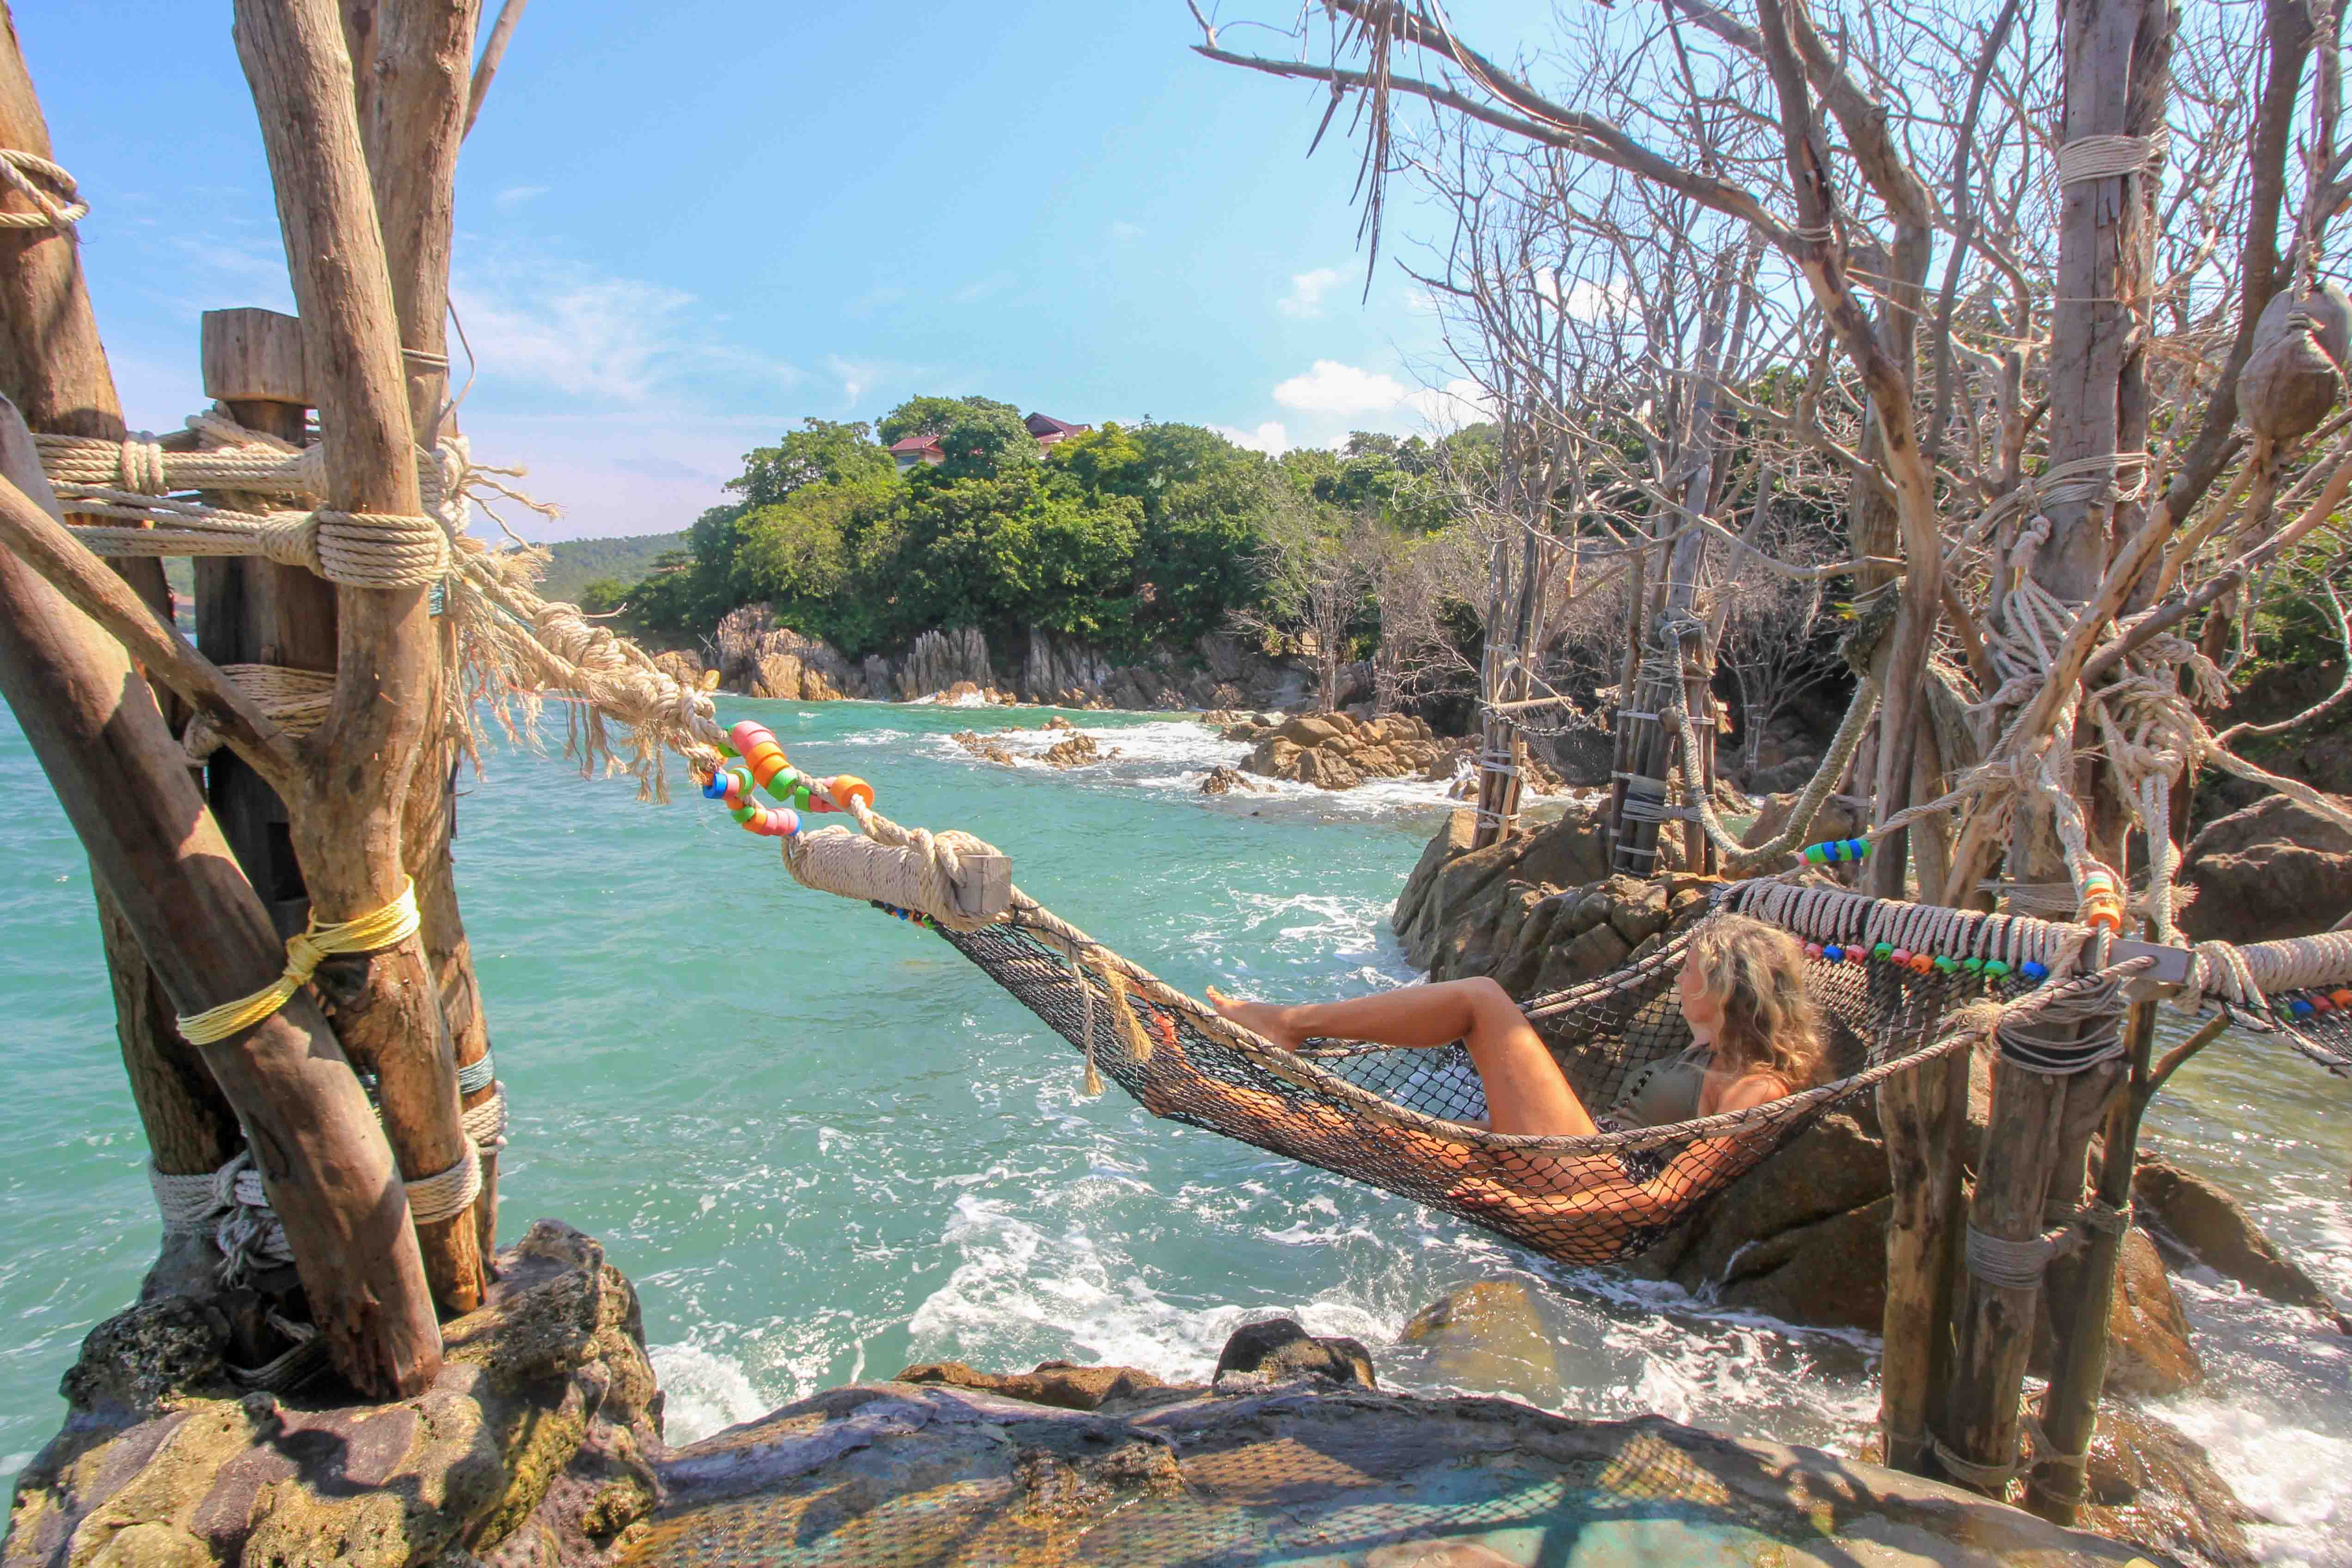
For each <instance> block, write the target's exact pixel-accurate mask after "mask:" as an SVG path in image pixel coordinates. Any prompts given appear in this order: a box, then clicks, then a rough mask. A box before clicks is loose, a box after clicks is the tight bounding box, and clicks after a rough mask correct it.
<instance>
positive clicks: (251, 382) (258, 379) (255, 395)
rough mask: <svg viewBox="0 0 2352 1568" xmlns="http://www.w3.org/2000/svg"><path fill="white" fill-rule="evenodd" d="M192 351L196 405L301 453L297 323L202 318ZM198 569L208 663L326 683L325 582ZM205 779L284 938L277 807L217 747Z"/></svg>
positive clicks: (261, 317)
mask: <svg viewBox="0 0 2352 1568" xmlns="http://www.w3.org/2000/svg"><path fill="white" fill-rule="evenodd" d="M200 342H201V344H202V347H201V350H200V355H201V361H202V368H203V374H204V388H205V396H207V397H210V398H213V399H215V401H217V402H219V403H221V404H223V405H225V406H226V408H227V409H228V412H229V414H230V416H232V417H233V418H235V419H236V422H237V423H238V424H240V425H243V426H246V427H247V428H248V429H253V430H258V431H261V432H262V433H263V434H265V435H269V436H275V437H278V438H279V439H280V440H283V441H289V442H291V443H293V444H294V445H296V446H298V447H299V446H300V445H301V444H302V442H303V435H304V426H305V423H306V419H307V416H308V414H309V411H310V383H309V374H308V372H307V370H306V368H305V366H304V364H303V359H302V323H301V322H299V321H296V320H295V319H294V318H293V317H291V316H287V315H281V314H279V313H278V311H276V310H207V311H205V314H204V317H203V325H202V335H201V339H200ZM207 499H209V500H213V501H215V503H217V504H219V505H223V506H228V507H236V508H240V509H242V510H268V509H270V508H273V507H281V506H284V505H285V504H286V502H285V500H284V498H282V497H256V496H244V495H234V494H231V495H216V496H211V497H208V498H207ZM195 569H196V647H198V648H199V649H201V650H202V651H203V653H204V656H205V658H209V659H211V660H212V661H213V662H214V663H215V664H219V665H228V664H271V665H278V666H280V667H282V668H289V669H308V670H315V671H319V672H320V673H324V674H329V675H331V674H333V673H334V668H335V589H334V584H331V583H329V582H327V581H325V580H324V579H322V578H320V577H319V576H317V575H315V574H312V573H310V572H308V571H305V570H304V569H303V568H301V567H299V566H284V565H280V564H278V563H276V562H274V561H265V560H263V559H261V558H260V557H259V556H235V555H219V556H199V557H198V558H197V560H196V562H195ZM209 769H210V782H209V785H208V789H207V793H208V794H209V795H210V797H211V799H212V806H213V815H214V816H216V817H218V818H219V819H220V825H221V831H222V832H224V833H226V835H227V836H228V841H229V843H230V845H231V846H232V847H234V848H235V849H236V858H237V863H238V864H239V865H242V866H243V867H244V868H245V874H246V875H247V877H249V878H251V879H253V885H254V887H255V888H256V889H257V890H258V891H259V892H260V893H261V896H262V899H263V901H264V902H266V903H268V905H269V910H270V914H271V917H272V918H273V919H275V920H276V921H277V922H278V931H279V933H280V934H281V935H286V936H291V935H292V934H293V933H294V932H296V931H300V930H301V929H302V922H303V921H304V920H305V919H306V918H307V917H308V916H309V914H310V894H309V892H308V891H307V890H306V889H305V888H304V886H303V882H302V868H301V867H300V865H299V864H298V863H297V861H296V859H295V856H294V842H293V838H292V836H291V829H290V827H289V817H288V815H287V809H286V803H285V802H284V801H281V800H279V799H278V794H277V792H276V791H275V790H273V789H271V788H270V787H269V786H268V784H264V783H263V782H262V781H261V780H260V778H259V777H257V775H256V774H255V773H254V772H253V770H252V769H251V768H249V767H247V766H246V765H245V763H243V762H241V761H239V760H238V758H237V757H236V753H234V752H231V751H229V750H228V749H227V748H226V747H223V748H222V749H221V750H219V751H217V752H214V753H213V755H212V760H211V763H210V764H209Z"/></svg>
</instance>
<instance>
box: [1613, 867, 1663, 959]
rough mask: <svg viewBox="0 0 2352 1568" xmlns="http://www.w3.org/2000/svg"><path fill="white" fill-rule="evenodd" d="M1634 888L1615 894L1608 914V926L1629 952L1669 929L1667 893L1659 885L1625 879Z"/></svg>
mask: <svg viewBox="0 0 2352 1568" xmlns="http://www.w3.org/2000/svg"><path fill="white" fill-rule="evenodd" d="M1624 880H1626V881H1627V882H1631V883H1632V886H1630V887H1627V888H1624V889H1622V890H1619V891H1618V892H1617V893H1616V896H1615V900H1614V902H1613V904H1612V907H1611V909H1610V910H1609V923H1610V924H1611V925H1612V926H1614V927H1616V928H1617V934H1618V935H1619V936H1622V937H1623V938H1624V939H1625V944H1626V946H1627V947H1628V948H1633V947H1637V946H1639V945H1640V944H1642V943H1643V942H1647V941H1649V940H1650V939H1651V938H1652V937H1654V936H1655V935H1657V934H1658V933H1659V932H1660V931H1664V930H1665V929H1666V921H1667V920H1668V918H1669V917H1668V914H1667V911H1666V889H1665V886H1664V884H1663V883H1660V882H1644V881H1636V880H1634V879H1632V878H1626V879H1624Z"/></svg>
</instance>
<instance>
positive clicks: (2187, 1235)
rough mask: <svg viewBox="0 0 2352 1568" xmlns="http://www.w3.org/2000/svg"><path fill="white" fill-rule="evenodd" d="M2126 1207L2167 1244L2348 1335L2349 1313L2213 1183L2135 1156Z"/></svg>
mask: <svg viewBox="0 0 2352 1568" xmlns="http://www.w3.org/2000/svg"><path fill="white" fill-rule="evenodd" d="M2132 1209H2133V1212H2134V1213H2135V1214H2136V1215H2137V1216H2138V1218H2139V1221H2140V1223H2141V1224H2142V1225H2145V1226H2147V1227H2148V1228H2149V1230H2150V1231H2151V1233H2152V1234H2153V1235H2154V1237H2155V1238H2156V1240H2157V1242H2158V1245H2159V1246H2160V1247H2165V1248H2166V1249H2167V1250H2168V1251H2170V1252H2173V1253H2175V1254H2177V1255H2178V1256H2179V1257H2181V1258H2186V1259H2190V1260H2194V1261H2195V1262H2198V1263H2201V1264H2203V1265H2204V1266H2205V1267H2206V1268H2210V1269H2212V1270H2213V1271H2214V1272H2215V1273H2217V1274H2219V1275H2221V1277H2222V1278H2223V1279H2234V1280H2236V1281H2237V1282H2238V1283H2239V1284H2241V1285H2243V1286H2245V1287H2246V1288H2247V1289H2251V1290H2255V1291H2259V1292H2260V1293H2262V1294H2263V1295H2265V1296H2268V1297H2269V1298H2270V1299H2271V1300H2273V1301H2284V1302H2285V1303H2286V1304H2287V1305H2288V1306H2291V1307H2301V1308H2303V1309H2304V1310H2306V1311H2309V1312H2313V1313H2315V1314H2316V1315H2317V1316H2318V1317H2319V1318H2320V1319H2321V1321H2325V1322H2326V1323H2329V1324H2331V1325H2333V1326H2334V1327H2336V1329H2337V1330H2338V1331H2342V1332H2345V1333H2352V1319H2347V1317H2346V1315H2345V1314H2344V1312H2343V1311H2342V1310H2340V1309H2339V1308H2338V1307H2337V1306H2336V1303H2335V1301H2334V1300H2331V1299H2330V1298H2329V1296H2328V1294H2327V1292H2326V1290H2325V1289H2322V1288H2321V1286H2320V1284H2319V1282H2318V1281H2317V1280H2315V1279H2313V1278H2312V1277H2311V1276H2310V1275H2309V1274H2306V1273H2305V1272H2304V1270H2303V1268H2301V1267H2300V1266H2299V1265H2298V1264H2296V1262H2295V1261H2294V1259H2293V1258H2289V1257H2288V1256H2287V1255H2286V1254H2285V1253H2284V1252H2283V1251H2281V1250H2280V1249H2279V1247H2278V1244H2277V1243H2275V1242H2273V1240H2271V1238H2270V1237H2267V1236H2264V1235H2263V1233H2262V1231H2261V1230H2259V1229H2258V1228H2256V1226H2255V1225H2254V1222H2253V1221H2252V1218H2250V1217H2249V1216H2248V1215H2247V1214H2246V1211H2245V1209H2244V1207H2243V1206H2242V1205H2240V1204H2239V1202H2238V1200H2237V1199H2235V1198H2233V1197H2231V1195H2230V1194H2228V1193H2226V1192H2224V1191H2223V1190H2222V1189H2221V1186H2220V1185H2219V1184H2216V1183H2214V1182H2211V1181H2209V1180H2207V1179H2206V1178H2205V1177H2203V1176H2200V1175H2199V1174H2197V1173H2195V1172H2193V1171H2184V1170H2182V1169H2181V1168H2180V1167H2179V1166H2178V1165H2176V1164H2174V1163H2171V1162H2170V1161H2168V1160H2165V1159H2163V1158H2160V1157H2158V1156H2155V1155H2150V1154H2143V1155H2142V1156H2141V1157H2140V1162H2139V1164H2138V1166H2137V1168H2136V1169H2134V1170H2133V1172H2132Z"/></svg>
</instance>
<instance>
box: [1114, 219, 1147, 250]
mask: <svg viewBox="0 0 2352 1568" xmlns="http://www.w3.org/2000/svg"><path fill="white" fill-rule="evenodd" d="M1110 237H1112V238H1113V239H1115V240H1118V242H1119V243H1120V244H1122V245H1128V244H1132V243H1133V242H1135V241H1136V240H1139V239H1141V238H1142V237H1143V226H1142V225H1141V224H1139V223H1129V222H1128V221H1127V220H1126V219H1125V218H1120V219H1119V220H1118V221H1117V222H1116V223H1113V224H1112V225H1111V226H1110Z"/></svg>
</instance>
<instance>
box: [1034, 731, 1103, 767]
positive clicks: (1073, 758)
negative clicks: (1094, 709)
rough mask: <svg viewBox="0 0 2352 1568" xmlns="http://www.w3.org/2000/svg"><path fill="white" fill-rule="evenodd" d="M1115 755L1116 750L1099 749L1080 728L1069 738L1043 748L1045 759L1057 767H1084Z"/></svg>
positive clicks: (1091, 738)
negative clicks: (1105, 750)
mask: <svg viewBox="0 0 2352 1568" xmlns="http://www.w3.org/2000/svg"><path fill="white" fill-rule="evenodd" d="M1117 755H1118V752H1116V751H1112V752H1104V751H1103V750H1101V749H1100V748H1099V747H1097V745H1096V744H1095V738H1094V737H1093V736H1092V735H1089V734H1087V733H1086V731H1082V730H1081V731H1075V732H1073V733H1072V734H1071V736H1070V737H1069V739H1067V740H1066V741H1057V742H1055V743H1054V744H1053V745H1051V746H1048V747H1046V748H1045V761H1046V762H1047V763H1051V764H1052V765H1053V766H1055V767H1057V768H1079V767H1085V766H1087V764H1089V763H1099V762H1105V761H1108V759H1109V758H1111V757H1115V756H1117Z"/></svg>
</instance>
